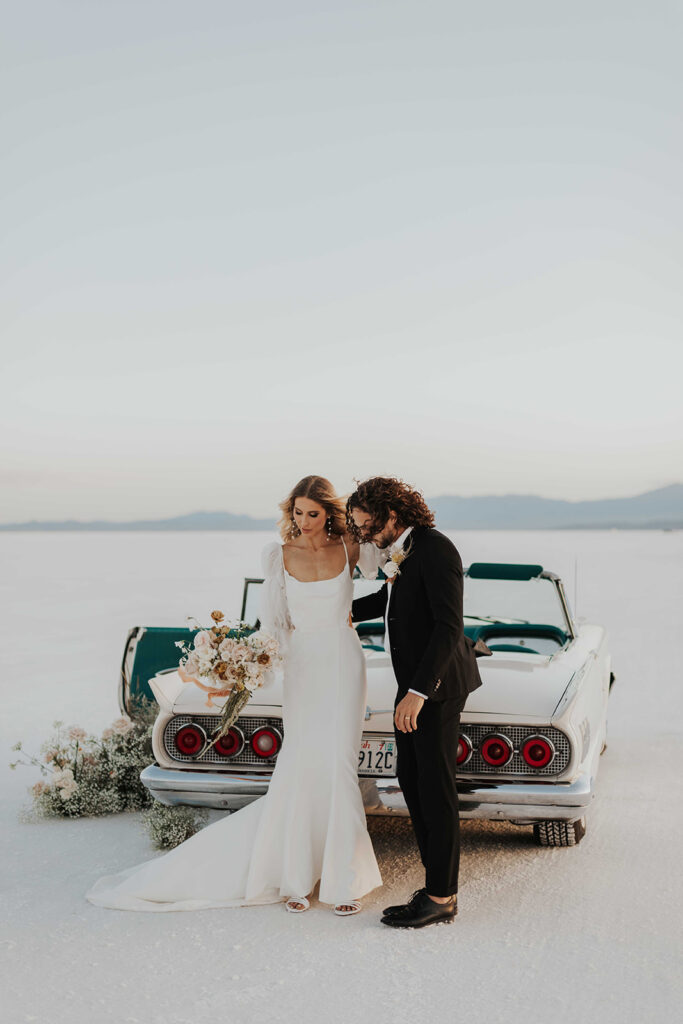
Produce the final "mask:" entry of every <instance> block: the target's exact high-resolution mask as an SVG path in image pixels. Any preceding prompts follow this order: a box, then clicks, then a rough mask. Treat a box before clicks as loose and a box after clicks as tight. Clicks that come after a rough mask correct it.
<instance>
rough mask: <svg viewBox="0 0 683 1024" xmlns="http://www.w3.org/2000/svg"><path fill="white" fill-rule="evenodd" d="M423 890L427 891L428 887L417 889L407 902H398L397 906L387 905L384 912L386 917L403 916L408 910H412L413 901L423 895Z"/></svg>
mask: <svg viewBox="0 0 683 1024" xmlns="http://www.w3.org/2000/svg"><path fill="white" fill-rule="evenodd" d="M423 892H427V890H426V889H416V890H415V892H414V893H413V895H412V896H411V897H410V899H409V900H408V902H407V903H397V904H396V906H395V907H387V908H386V910H383V911H382V913H383V914H384V916H385V917H397V916H398V917H403V916H404V915H405V913H406V911H410V910H412V907H413V903H414V902H415V900H416V899H417V897H418V896H421V895H422V893H423Z"/></svg>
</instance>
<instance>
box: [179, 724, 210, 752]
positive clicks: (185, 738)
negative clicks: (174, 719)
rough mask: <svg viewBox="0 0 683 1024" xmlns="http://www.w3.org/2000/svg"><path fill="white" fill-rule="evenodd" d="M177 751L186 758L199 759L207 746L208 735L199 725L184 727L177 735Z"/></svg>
mask: <svg viewBox="0 0 683 1024" xmlns="http://www.w3.org/2000/svg"><path fill="white" fill-rule="evenodd" d="M174 742H175V745H176V750H177V751H178V753H179V754H183V755H184V756H185V757H197V755H198V754H200V753H201V751H202V750H203V749H204V746H205V745H206V733H205V732H204V730H203V729H201V728H200V727H199V726H198V725H184V726H183V727H182V729H178V732H177V733H176V734H175V740H174Z"/></svg>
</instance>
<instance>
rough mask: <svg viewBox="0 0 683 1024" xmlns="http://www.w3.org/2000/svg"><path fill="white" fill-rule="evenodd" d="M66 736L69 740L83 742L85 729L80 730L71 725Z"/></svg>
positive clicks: (85, 736)
mask: <svg viewBox="0 0 683 1024" xmlns="http://www.w3.org/2000/svg"><path fill="white" fill-rule="evenodd" d="M68 736H69V739H70V740H84V739H87V736H88V734H87V732H86V731H85V729H81V727H80V726H78V725H72V726H71V728H70V729H69V732H68Z"/></svg>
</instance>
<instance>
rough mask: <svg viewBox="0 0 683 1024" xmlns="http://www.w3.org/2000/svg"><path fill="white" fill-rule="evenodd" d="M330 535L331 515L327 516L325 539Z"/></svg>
mask: <svg viewBox="0 0 683 1024" xmlns="http://www.w3.org/2000/svg"><path fill="white" fill-rule="evenodd" d="M331 536H332V516H328V517H327V539H328V540H329V539H330V537H331Z"/></svg>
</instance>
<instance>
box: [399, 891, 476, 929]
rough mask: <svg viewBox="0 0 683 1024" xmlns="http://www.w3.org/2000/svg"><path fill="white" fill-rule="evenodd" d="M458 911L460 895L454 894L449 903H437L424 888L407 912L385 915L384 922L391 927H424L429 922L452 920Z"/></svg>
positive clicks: (412, 901) (407, 908)
mask: <svg viewBox="0 0 683 1024" xmlns="http://www.w3.org/2000/svg"><path fill="white" fill-rule="evenodd" d="M457 913H458V897H457V896H452V897H451V898H450V900H449V901H448V903H435V902H434V900H430V898H429V896H428V895H427V893H426V892H425V891H424V889H423V890H422V891H421V892H418V893H416V894H415V897H414V898H413V899H412V900H411V902H410V905H409V906H408V905H407V906H406V909H405V913H402V914H395V915H393V916H392V917H386V916H384V917H383V918H382V924H386V925H389V927H390V928H424V927H425V926H426V925H428V924H439V922H441V921H452V920H453V918H454V917H455V915H456V914H457Z"/></svg>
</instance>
